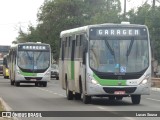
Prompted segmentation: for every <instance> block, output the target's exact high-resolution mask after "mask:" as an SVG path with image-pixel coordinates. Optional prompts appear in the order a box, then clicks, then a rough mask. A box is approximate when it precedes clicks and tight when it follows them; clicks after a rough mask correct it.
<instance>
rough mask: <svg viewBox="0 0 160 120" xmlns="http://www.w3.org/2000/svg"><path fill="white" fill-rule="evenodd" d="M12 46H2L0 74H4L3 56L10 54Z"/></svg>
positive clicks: (0, 50) (0, 49)
mask: <svg viewBox="0 0 160 120" xmlns="http://www.w3.org/2000/svg"><path fill="white" fill-rule="evenodd" d="M9 49H10V46H7V45H0V74H3V56H4V55H6V54H8V52H9Z"/></svg>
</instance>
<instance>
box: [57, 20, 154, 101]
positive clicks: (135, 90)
mask: <svg viewBox="0 0 160 120" xmlns="http://www.w3.org/2000/svg"><path fill="white" fill-rule="evenodd" d="M60 38H61V42H60V43H61V46H60V57H59V79H60V81H61V85H62V88H63V89H64V90H66V95H67V99H68V100H72V99H73V98H74V97H75V99H81V97H82V100H83V102H84V103H85V104H87V103H90V102H91V100H92V99H93V96H96V97H108V98H109V99H110V100H122V98H123V97H128V96H129V97H131V101H132V103H133V104H139V103H140V100H141V95H149V94H150V86H151V47H150V39H149V32H148V28H147V27H146V26H145V25H135V24H129V23H128V24H123V23H121V24H99V25H89V26H84V27H79V28H75V29H70V30H65V31H62V32H61V34H60Z"/></svg>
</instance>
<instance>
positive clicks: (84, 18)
mask: <svg viewBox="0 0 160 120" xmlns="http://www.w3.org/2000/svg"><path fill="white" fill-rule="evenodd" d="M120 11H121V8H120V1H119V0H45V2H44V4H43V5H42V6H41V7H40V9H39V11H38V14H37V19H38V22H39V24H38V25H37V27H36V28H35V27H32V26H29V29H28V33H24V32H23V31H22V30H20V31H19V36H18V38H17V40H18V41H20V42H24V41H33V42H35V41H41V42H45V43H48V44H50V45H51V48H52V53H53V58H54V59H55V60H58V56H59V36H60V32H61V31H63V30H66V29H71V28H75V27H80V26H84V25H88V24H98V23H106V22H114V23H118V22H120V19H119V16H120Z"/></svg>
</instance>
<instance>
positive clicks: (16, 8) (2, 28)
mask: <svg viewBox="0 0 160 120" xmlns="http://www.w3.org/2000/svg"><path fill="white" fill-rule="evenodd" d="M120 1H121V2H122V10H123V1H124V0H120ZM144 1H145V0H127V10H129V9H130V8H131V6H132V7H137V6H140V5H142V3H143V2H144ZM149 1H151V0H149ZM43 2H44V0H0V45H11V43H12V41H14V40H16V37H17V36H18V29H19V27H20V26H21V27H22V28H23V30H24V31H27V26H28V25H29V24H30V23H31V24H33V25H36V23H37V22H36V20H37V12H38V9H39V7H40V6H41V5H42V4H43Z"/></svg>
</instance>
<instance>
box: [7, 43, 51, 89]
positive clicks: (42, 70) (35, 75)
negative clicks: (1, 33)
mask: <svg viewBox="0 0 160 120" xmlns="http://www.w3.org/2000/svg"><path fill="white" fill-rule="evenodd" d="M50 66H51V49H50V45H49V44H44V43H19V44H16V45H14V46H12V47H11V49H10V51H9V75H10V81H11V85H14V84H15V85H16V86H19V85H20V83H35V86H43V87H46V86H47V82H48V81H49V80H50V76H51V75H50V74H51V71H50V69H51V68H50Z"/></svg>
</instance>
